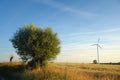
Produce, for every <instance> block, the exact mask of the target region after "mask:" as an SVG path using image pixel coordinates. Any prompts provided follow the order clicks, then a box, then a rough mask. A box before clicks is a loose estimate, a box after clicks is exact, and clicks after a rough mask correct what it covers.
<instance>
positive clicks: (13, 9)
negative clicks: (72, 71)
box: [0, 0, 120, 63]
mask: <svg viewBox="0 0 120 80" xmlns="http://www.w3.org/2000/svg"><path fill="white" fill-rule="evenodd" d="M119 21H120V1H119V0H1V1H0V26H1V27H0V28H1V29H0V61H1V62H2V61H9V57H10V56H11V55H14V61H16V60H18V56H17V55H16V53H15V49H14V48H13V47H12V44H11V42H10V41H9V39H10V38H11V37H12V36H13V34H14V33H15V32H16V30H17V29H18V28H20V27H23V25H24V24H30V23H32V22H34V23H35V25H36V26H38V27H42V28H44V27H46V26H50V27H52V29H53V31H55V32H58V36H59V38H60V40H61V53H60V54H59V55H58V56H57V58H56V61H59V62H83V63H86V62H92V61H93V60H94V59H97V56H96V47H95V46H91V45H92V44H95V43H97V40H98V38H100V45H101V46H102V48H103V49H102V50H100V62H120V22H119Z"/></svg>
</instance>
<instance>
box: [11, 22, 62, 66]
mask: <svg viewBox="0 0 120 80" xmlns="http://www.w3.org/2000/svg"><path fill="white" fill-rule="evenodd" d="M10 41H11V42H12V44H13V47H14V48H15V49H16V52H17V54H18V55H19V56H20V57H21V59H22V60H23V61H29V62H30V63H32V65H34V66H36V64H37V65H38V64H39V65H40V66H43V65H45V64H46V63H47V62H48V61H50V60H53V59H55V57H56V55H57V54H58V53H59V52H60V40H59V39H58V35H57V33H56V32H53V31H52V29H51V28H50V27H46V28H44V29H42V28H40V27H36V26H35V25H34V24H30V25H24V27H22V28H19V29H18V30H17V31H16V33H15V34H14V36H13V37H12V39H10Z"/></svg>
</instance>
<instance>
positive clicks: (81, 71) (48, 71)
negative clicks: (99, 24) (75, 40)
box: [0, 63, 120, 80]
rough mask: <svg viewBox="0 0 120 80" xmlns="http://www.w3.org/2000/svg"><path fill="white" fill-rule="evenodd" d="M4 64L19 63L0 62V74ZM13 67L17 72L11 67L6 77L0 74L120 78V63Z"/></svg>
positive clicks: (37, 78)
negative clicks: (31, 68)
mask: <svg viewBox="0 0 120 80" xmlns="http://www.w3.org/2000/svg"><path fill="white" fill-rule="evenodd" d="M5 65H9V66H12V67H14V68H15V67H16V66H18V65H19V66H20V65H21V63H5V64H0V75H2V74H1V72H2V71H3V70H1V69H2V68H3V67H1V66H5ZM7 68H8V69H9V67H7ZM14 68H13V69H14ZM15 69H18V72H16V71H15V72H14V70H13V71H12V69H11V71H10V72H9V71H8V72H7V73H13V75H11V76H9V77H8V78H6V75H5V74H4V75H2V76H3V77H4V78H5V80H120V65H102V64H78V63H49V64H48V65H47V67H45V68H39V69H34V70H30V69H25V70H24V71H21V69H23V68H21V66H20V67H17V68H15ZM5 70H6V69H5ZM20 71H21V72H20ZM10 78H11V79H10Z"/></svg>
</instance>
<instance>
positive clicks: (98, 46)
mask: <svg viewBox="0 0 120 80" xmlns="http://www.w3.org/2000/svg"><path fill="white" fill-rule="evenodd" d="M99 42H100V39H98V42H97V44H93V45H92V46H97V58H98V64H99V63H100V60H99V48H100V49H102V47H101V46H100V45H99Z"/></svg>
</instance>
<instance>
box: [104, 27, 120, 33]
mask: <svg viewBox="0 0 120 80" xmlns="http://www.w3.org/2000/svg"><path fill="white" fill-rule="evenodd" d="M116 31H120V27H119V28H112V29H108V30H104V31H103V32H106V33H108V32H116Z"/></svg>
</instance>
